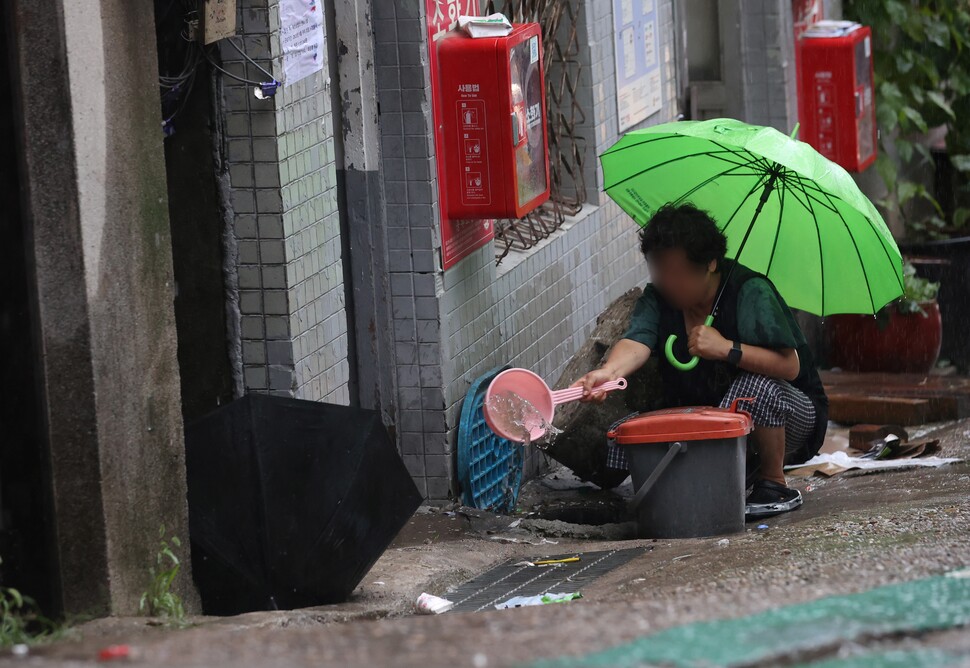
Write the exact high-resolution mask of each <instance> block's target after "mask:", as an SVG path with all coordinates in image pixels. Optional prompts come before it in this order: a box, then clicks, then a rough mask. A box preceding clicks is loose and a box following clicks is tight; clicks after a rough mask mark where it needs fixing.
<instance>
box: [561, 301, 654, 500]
mask: <svg viewBox="0 0 970 668" xmlns="http://www.w3.org/2000/svg"><path fill="white" fill-rule="evenodd" d="M641 293H642V290H640V289H639V288H635V289H633V290H630V291H629V292H627V293H626V294H624V295H623V296H622V297H620V298H619V299H617V300H616V301H614V302H613V303H612V304H610V306H609V307H608V308H607V309H606V310H605V311H604V312H603V313H602V314H601V315H600V317H599V318H598V319H597V321H596V328H595V329H594V330H593V332H592V334H591V335H590V337H589V339H588V340H587V341H586V343H585V344H584V345H583V347H582V348H580V349H579V351H578V352H577V353H576V354H575V355H574V356H573V358H572V360H571V361H570V362H569V364H568V365H566V369H565V371H563V374H562V376H561V377H560V378H559V382H558V383H557V384H556V389H562V388H565V387H569V386H570V385H571V384H573V383H574V382H576V380H578V379H579V378H580V377H582V376H583V375H584V374H586V373H587V372H588V371H592V370H593V369H595V368H597V367H599V366H600V365H601V364H602V363H603V360H604V359H606V356H607V355H608V353H609V351H610V349H611V348H612V346H613V344H614V343H615V342H616V341H618V340H619V339H620V338H621V337H622V336H623V333H624V332H625V331H626V329H627V327H628V325H629V322H630V314H631V313H632V312H633V306H634V304H636V301H637V299H638V298H639V297H640V294H641ZM627 381H628V382H629V386H628V388H627V389H626V390H624V391H622V392H620V391H617V392H612V393H611V394H610V395H609V398H608V399H607V400H606V401H605V402H603V403H602V404H584V403H580V402H572V403H568V404H564V405H562V406H560V407H559V408H558V409H557V410H556V418H555V420H554V421H553V424H554V426H555V427H557V428H559V429H561V430H562V432H563V433H562V434H560V435H559V436H557V437H556V439H555V441H554V442H553V443H552V445H551V446H549V448H548V449H547V450H546V454H547V455H548V456H550V457H552V458H553V459H555V460H556V461H558V462H561V463H562V464H565V465H566V466H568V467H569V468H570V469H572V470H573V472H574V473H575V474H576V475H577V476H578V477H579V478H580V479H581V480H584V481H589V482H591V483H593V484H594V485H597V486H598V487H602V488H604V489H612V488H613V487H616V486H617V485H619V484H620V483H621V482H623V480H624V479H625V478H626V476H627V472H626V471H618V470H616V469H610V468H608V467H607V466H606V432H607V431H608V430H609V428H610V426H611V425H612V424H613V423H614V422H616V421H617V420H619V419H621V418H623V417H625V416H627V415H629V414H630V413H635V412H641V411H645V410H652V409H654V408H657V407H658V404H659V400H660V396H661V395H660V377H659V374H658V373H657V370H656V364H655V363H648V364H647V365H646V366H645V367H644V368H643V369H641V370H640V371H638V372H637V373H636V374H634V375H633V376H632V377H630V378H627Z"/></svg>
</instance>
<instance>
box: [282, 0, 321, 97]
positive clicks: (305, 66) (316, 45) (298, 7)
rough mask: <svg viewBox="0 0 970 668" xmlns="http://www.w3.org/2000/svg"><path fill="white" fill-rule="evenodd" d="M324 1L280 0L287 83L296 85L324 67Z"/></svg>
mask: <svg viewBox="0 0 970 668" xmlns="http://www.w3.org/2000/svg"><path fill="white" fill-rule="evenodd" d="M323 22H324V15H323V0H280V47H281V48H282V50H283V76H284V80H283V83H284V84H286V85H292V84H294V83H296V82H297V81H299V80H300V79H303V78H305V77H308V76H310V75H311V74H313V73H315V72H319V71H320V70H322V69H323V63H324V58H325V57H326V56H325V47H324V41H323V39H324V38H323Z"/></svg>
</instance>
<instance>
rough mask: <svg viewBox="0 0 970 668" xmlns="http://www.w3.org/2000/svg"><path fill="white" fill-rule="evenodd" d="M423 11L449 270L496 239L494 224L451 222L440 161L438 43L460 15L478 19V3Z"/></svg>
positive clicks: (466, 0) (431, 0)
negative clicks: (425, 24)
mask: <svg viewBox="0 0 970 668" xmlns="http://www.w3.org/2000/svg"><path fill="white" fill-rule="evenodd" d="M425 9H426V16H427V19H428V51H429V53H428V65H429V66H430V68H431V109H432V113H433V116H434V142H435V155H436V156H437V160H436V163H437V165H438V196H439V198H440V200H441V201H440V202H439V207H438V209H439V212H440V215H441V267H442V269H448V268H449V267H452V266H454V265H455V264H456V263H457V262H458V261H459V260H461V259H462V258H465V257H467V256H468V255H470V254H471V253H472V252H473V251H475V250H478V249H479V248H481V247H482V246H484V245H486V244H488V243H490V242H491V241H492V239H493V238H495V221H493V220H451V219H450V218H449V217H448V206H447V202H446V201H445V198H446V197H447V196H448V194H447V190H448V188H447V187H446V184H447V183H448V180H447V179H448V175H447V173H446V172H447V170H446V167H445V161H444V159H443V155H444V146H445V143H444V137H443V135H442V132H443V123H442V116H441V100H440V99H439V98H440V95H439V91H440V85H441V84H440V82H439V80H438V79H439V76H438V48H437V46H438V45H437V41H438V39H440V37H441V36H442V35H444V34H445V33H447V32H448V31H449V30H450V29H451V28H452V27H453V26H455V25H457V23H458V17H459V16H478V15H479V14H480V12H479V8H478V1H477V0H425Z"/></svg>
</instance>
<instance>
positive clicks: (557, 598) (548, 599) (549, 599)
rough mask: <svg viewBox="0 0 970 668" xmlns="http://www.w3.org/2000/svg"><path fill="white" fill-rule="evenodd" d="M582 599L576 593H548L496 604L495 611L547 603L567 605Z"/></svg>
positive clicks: (515, 598) (580, 595)
mask: <svg viewBox="0 0 970 668" xmlns="http://www.w3.org/2000/svg"><path fill="white" fill-rule="evenodd" d="M582 597H583V595H582V594H580V593H579V592H578V591H577V592H572V593H569V594H554V593H552V592H549V593H548V594H541V595H539V596H515V597H513V598H510V599H509V600H507V601H506V602H505V603H499V604H497V605H496V606H495V609H496V610H506V609H508V608H525V607H528V606H532V605H547V604H549V603H567V602H569V601H573V600H575V599H577V598H582Z"/></svg>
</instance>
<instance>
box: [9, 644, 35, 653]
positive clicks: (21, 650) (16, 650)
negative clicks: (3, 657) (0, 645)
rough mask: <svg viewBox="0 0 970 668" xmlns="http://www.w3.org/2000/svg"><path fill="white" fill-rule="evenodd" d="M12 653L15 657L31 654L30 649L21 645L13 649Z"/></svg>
mask: <svg viewBox="0 0 970 668" xmlns="http://www.w3.org/2000/svg"><path fill="white" fill-rule="evenodd" d="M10 653H11V654H13V655H14V656H27V655H28V654H29V653H30V647H29V646H27V645H24V644H23V643H20V644H17V645H14V646H13V647H11V648H10Z"/></svg>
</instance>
